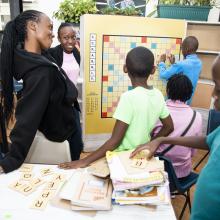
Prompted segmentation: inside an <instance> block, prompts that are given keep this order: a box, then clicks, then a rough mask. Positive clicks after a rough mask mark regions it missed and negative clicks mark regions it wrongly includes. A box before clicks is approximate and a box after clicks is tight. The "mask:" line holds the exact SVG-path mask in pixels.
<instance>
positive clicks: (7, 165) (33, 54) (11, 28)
mask: <svg viewBox="0 0 220 220" xmlns="http://www.w3.org/2000/svg"><path fill="white" fill-rule="evenodd" d="M53 37H54V36H53V25H52V22H51V20H50V19H49V18H48V17H47V16H46V15H45V14H44V13H42V12H39V11H35V10H29V11H25V12H23V13H22V14H20V15H18V16H17V17H16V18H15V19H14V20H12V21H10V22H8V23H7V25H6V27H5V30H4V34H3V40H2V46H1V56H0V67H1V69H0V71H1V79H2V84H3V91H2V96H3V97H2V102H3V108H4V113H5V115H6V117H7V118H9V117H10V115H11V114H12V111H13V104H14V103H13V78H15V79H16V80H20V79H22V80H23V90H22V97H21V98H20V99H19V101H18V103H17V107H16V111H15V116H16V123H15V126H14V128H13V130H12V131H11V134H10V139H11V145H10V151H9V152H8V153H7V154H6V155H5V157H4V158H3V159H2V160H0V170H1V172H5V173H8V172H10V171H13V170H15V169H17V168H19V167H20V166H21V164H22V163H23V162H24V160H25V158H26V156H27V153H28V151H29V149H30V146H31V144H32V142H33V139H34V137H35V134H36V132H37V130H39V131H40V132H41V133H43V135H44V136H45V137H46V138H47V139H49V140H51V141H55V142H63V141H64V140H66V139H68V138H69V137H70V136H71V135H72V134H73V133H74V132H75V131H76V121H75V118H74V115H73V113H72V112H73V111H72V104H73V103H74V102H75V101H76V100H77V89H76V87H75V86H74V84H73V83H72V82H71V81H70V80H69V78H68V77H67V76H66V74H65V72H64V71H62V69H60V68H59V67H58V66H57V65H56V64H55V63H54V62H53V58H52V57H51V56H49V55H48V54H47V53H46V52H45V50H46V49H48V48H50V46H51V44H52V38H53Z"/></svg>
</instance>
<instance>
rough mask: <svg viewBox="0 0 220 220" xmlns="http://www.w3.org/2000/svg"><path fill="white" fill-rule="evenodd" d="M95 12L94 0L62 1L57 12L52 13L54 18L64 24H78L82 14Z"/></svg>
mask: <svg viewBox="0 0 220 220" xmlns="http://www.w3.org/2000/svg"><path fill="white" fill-rule="evenodd" d="M96 12H97V8H96V4H95V1H94V0H64V1H63V2H61V3H60V6H59V10H58V11H56V12H54V17H55V18H57V19H59V20H63V21H65V22H71V23H76V24H78V23H79V22H80V16H81V15H83V14H95V13H96Z"/></svg>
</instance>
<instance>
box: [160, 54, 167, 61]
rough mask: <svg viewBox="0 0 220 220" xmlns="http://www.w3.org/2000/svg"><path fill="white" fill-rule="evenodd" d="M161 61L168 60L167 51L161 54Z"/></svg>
mask: <svg viewBox="0 0 220 220" xmlns="http://www.w3.org/2000/svg"><path fill="white" fill-rule="evenodd" d="M159 61H160V62H164V63H165V61H166V54H165V53H164V54H162V55H161V56H160V60H159Z"/></svg>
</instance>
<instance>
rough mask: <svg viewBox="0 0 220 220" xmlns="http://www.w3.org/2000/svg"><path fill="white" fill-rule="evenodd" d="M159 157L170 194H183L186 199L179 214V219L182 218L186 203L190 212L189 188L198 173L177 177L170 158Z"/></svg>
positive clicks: (194, 181)
mask: <svg viewBox="0 0 220 220" xmlns="http://www.w3.org/2000/svg"><path fill="white" fill-rule="evenodd" d="M159 159H160V160H163V161H164V166H165V170H166V172H167V173H168V178H169V183H170V185H169V186H170V192H171V195H183V196H184V197H185V199H186V200H185V203H184V205H183V208H182V211H181V213H180V216H179V219H182V217H183V214H184V211H185V209H186V206H187V205H188V206H189V210H190V212H191V201H190V188H191V187H192V186H193V185H194V184H195V183H196V181H197V179H198V177H199V175H198V174H197V173H194V172H191V173H190V174H189V175H188V176H186V177H184V178H179V179H178V178H177V176H176V173H175V170H174V168H173V165H172V162H171V161H170V159H168V158H167V157H165V156H159Z"/></svg>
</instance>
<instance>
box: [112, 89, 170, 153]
mask: <svg viewBox="0 0 220 220" xmlns="http://www.w3.org/2000/svg"><path fill="white" fill-rule="evenodd" d="M168 115H169V111H168V109H167V107H166V103H165V101H164V97H163V95H162V93H161V92H160V91H159V90H158V89H156V88H153V89H151V90H149V89H145V88H143V87H136V88H134V89H133V90H130V91H127V92H125V93H123V94H122V95H121V97H120V101H119V103H118V106H117V108H116V110H115V113H114V115H113V117H114V118H115V119H117V120H120V121H122V122H124V123H126V124H128V125H129V126H128V129H127V131H126V133H125V136H124V138H123V140H122V143H121V144H120V146H119V147H118V148H117V149H116V151H124V150H131V149H134V148H136V147H137V146H138V145H140V144H144V143H146V142H148V141H149V140H150V133H151V131H152V129H153V128H154V126H155V123H156V122H157V121H158V119H159V118H161V119H164V118H166V117H167V116H168Z"/></svg>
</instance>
